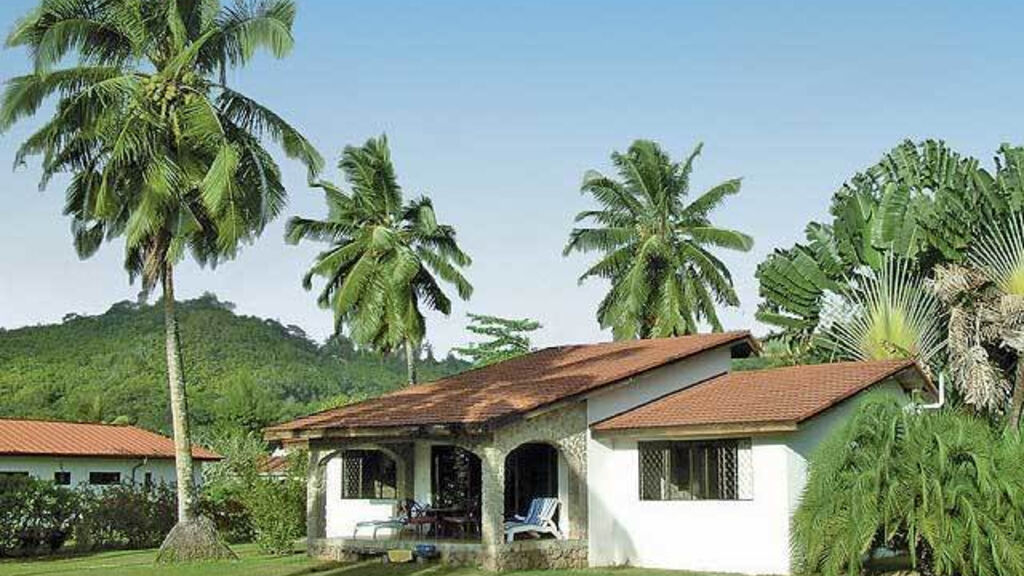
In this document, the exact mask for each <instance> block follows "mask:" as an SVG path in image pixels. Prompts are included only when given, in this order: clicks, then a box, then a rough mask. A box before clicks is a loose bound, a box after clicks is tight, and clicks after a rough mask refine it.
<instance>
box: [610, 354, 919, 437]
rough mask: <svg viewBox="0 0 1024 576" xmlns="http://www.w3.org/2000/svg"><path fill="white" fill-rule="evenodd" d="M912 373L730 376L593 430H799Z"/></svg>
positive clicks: (850, 366)
mask: <svg viewBox="0 0 1024 576" xmlns="http://www.w3.org/2000/svg"><path fill="white" fill-rule="evenodd" d="M906 371H912V372H913V373H914V374H916V376H917V378H918V380H919V381H920V382H921V383H922V384H923V385H924V386H925V387H930V383H929V382H928V380H927V378H925V377H924V375H923V374H921V372H920V370H919V369H918V368H917V365H916V364H915V363H914V362H913V361H911V360H886V361H872V362H840V363H835V364H816V365H811V366H789V367H786V368H775V369H769V370H755V371H749V372H730V373H728V374H723V375H721V376H716V377H714V378H711V379H709V380H706V381H704V382H702V383H699V384H695V385H693V386H691V387H689V388H685V389H683V390H680V391H678V392H673V393H672V394H669V395H668V396H664V397H662V398H660V399H658V400H655V401H653V402H650V403H648V404H644V405H642V406H639V407H637V408H634V409H632V410H630V411H628V412H624V413H622V414H619V415H617V416H613V417H611V418H609V419H607V420H604V421H602V422H599V423H597V424H595V425H594V426H593V428H594V429H595V430H605V431H607V430H628V429H648V428H685V427H700V426H714V425H737V424H767V423H792V424H798V423H800V422H803V421H805V420H807V419H809V418H812V417H813V416H816V415H818V414H820V413H821V412H824V411H825V410H827V409H829V408H831V407H832V406H835V405H836V404H838V403H840V402H842V401H843V400H846V399H848V398H850V397H851V396H854V395H856V394H858V393H860V392H862V391H864V390H866V389H867V388H870V387H871V386H873V385H875V384H878V383H880V382H883V381H885V380H887V379H889V378H891V377H893V376H896V375H898V374H900V373H903V372H906Z"/></svg>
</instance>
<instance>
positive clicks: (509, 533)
mask: <svg viewBox="0 0 1024 576" xmlns="http://www.w3.org/2000/svg"><path fill="white" fill-rule="evenodd" d="M557 511H558V498H534V499H533V500H531V501H530V508H529V510H528V511H527V512H526V516H518V515H517V516H513V517H512V520H509V521H507V522H505V540H506V541H507V542H512V541H513V540H515V537H516V534H526V533H533V534H551V535H552V536H554V537H555V538H561V537H562V533H561V532H559V531H558V525H557V524H555V513H556V512H557Z"/></svg>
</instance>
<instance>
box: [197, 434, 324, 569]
mask: <svg viewBox="0 0 1024 576" xmlns="http://www.w3.org/2000/svg"><path fill="white" fill-rule="evenodd" d="M210 444H211V445H212V446H213V447H214V449H215V450H217V452H218V453H219V454H221V455H222V456H223V459H221V460H220V461H218V462H216V463H214V464H211V465H209V466H206V467H204V469H203V495H202V499H201V501H200V511H201V513H202V514H203V515H205V516H207V517H209V518H211V519H212V520H213V521H214V523H215V524H216V526H217V529H218V530H219V531H220V532H221V533H222V534H224V535H225V536H226V538H227V539H228V541H229V542H243V541H244V542H249V541H252V542H255V543H256V544H257V545H258V546H259V548H260V549H261V550H262V551H264V552H267V553H271V554H279V553H287V552H291V551H292V549H293V547H294V543H295V540H297V539H298V538H300V537H302V535H303V534H304V533H305V530H306V458H307V454H306V453H305V452H303V451H294V452H292V453H291V455H290V456H289V458H288V466H287V472H286V473H285V475H284V476H283V477H280V476H279V477H264V476H260V474H259V472H260V469H261V467H262V466H263V465H264V464H265V463H266V459H267V446H266V444H265V443H264V442H263V440H262V439H261V438H260V437H259V436H257V435H256V434H252V433H244V432H241V433H240V432H227V433H223V434H221V435H218V436H215V437H213V438H211V439H210Z"/></svg>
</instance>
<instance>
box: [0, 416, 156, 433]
mask: <svg viewBox="0 0 1024 576" xmlns="http://www.w3.org/2000/svg"><path fill="white" fill-rule="evenodd" d="M0 422H41V423H44V424H76V425H80V426H109V427H112V428H136V429H138V430H145V431H147V432H150V430H147V429H146V428H141V427H139V426H136V425H135V424H114V423H108V422H88V421H82V420H60V419H57V418H33V417H25V418H20V417H19V418H8V417H0ZM154 434H155V432H154Z"/></svg>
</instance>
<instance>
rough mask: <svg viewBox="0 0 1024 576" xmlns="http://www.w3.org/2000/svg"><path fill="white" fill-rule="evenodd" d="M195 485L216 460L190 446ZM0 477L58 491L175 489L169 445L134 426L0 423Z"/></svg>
mask: <svg viewBox="0 0 1024 576" xmlns="http://www.w3.org/2000/svg"><path fill="white" fill-rule="evenodd" d="M192 457H193V458H194V459H195V464H196V466H195V470H196V479H197V481H198V479H199V475H200V472H201V469H202V465H203V464H204V463H205V462H209V461H213V460H218V459H220V456H218V455H216V454H214V453H213V452H210V451H209V450H206V449H205V448H201V447H199V446H193V449H192ZM0 476H32V477H35V478H39V479H42V480H51V481H53V482H54V483H56V484H58V485H62V486H79V485H83V484H84V485H88V486H97V487H103V486H110V485H113V484H135V483H139V484H159V483H165V484H168V485H170V484H175V483H176V481H175V469H174V441H173V440H171V439H170V438H168V437H166V436H161V435H159V434H156V433H154V432H150V431H148V430H143V429H141V428H136V427H135V426H117V425H112V424H95V423H79V422H62V421H53V420H25V419H0Z"/></svg>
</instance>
